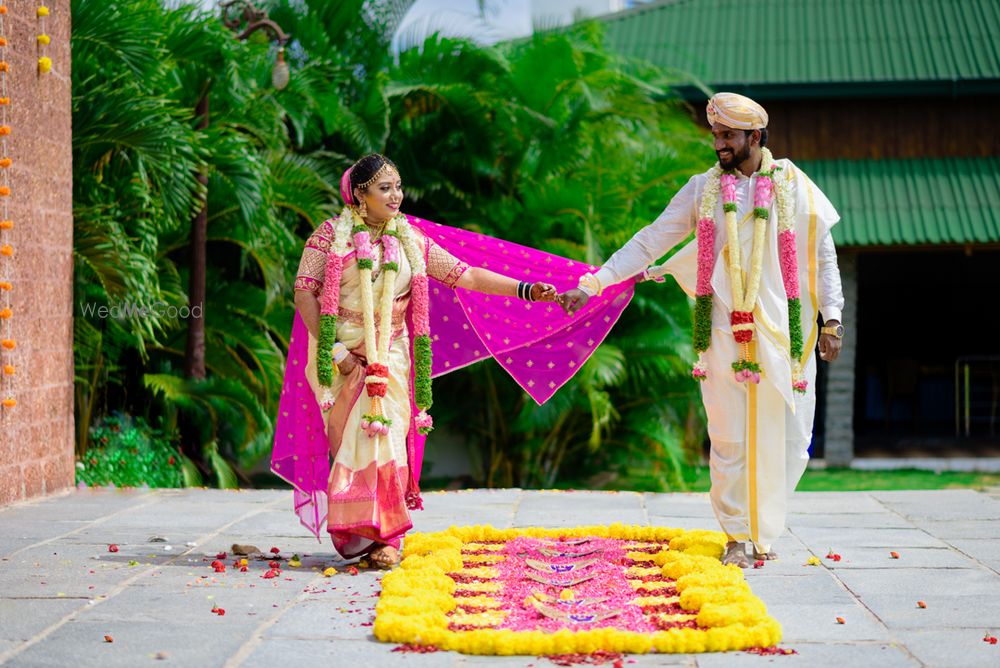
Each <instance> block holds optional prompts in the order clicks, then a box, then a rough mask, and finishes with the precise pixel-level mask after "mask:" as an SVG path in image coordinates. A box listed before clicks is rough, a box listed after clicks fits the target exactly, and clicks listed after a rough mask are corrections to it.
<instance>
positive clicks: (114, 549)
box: [108, 543, 118, 637]
mask: <svg viewBox="0 0 1000 668" xmlns="http://www.w3.org/2000/svg"><path fill="white" fill-rule="evenodd" d="M117 551H118V546H117V545H115V544H114V543H111V545H108V552H117ZM109 637H110V636H109Z"/></svg>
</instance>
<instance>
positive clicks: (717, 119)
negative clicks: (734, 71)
mask: <svg viewBox="0 0 1000 668" xmlns="http://www.w3.org/2000/svg"><path fill="white" fill-rule="evenodd" d="M707 112H708V123H709V125H712V124H714V123H721V124H723V125H725V126H727V127H730V128H735V129H737V130H759V129H761V128H766V127H767V112H766V111H764V107H762V106H760V105H759V104H757V103H756V102H754V101H753V100H751V99H750V98H748V97H745V96H743V95H737V94H736V93H716V94H715V95H713V96H712V99H711V100H709V101H708V108H707Z"/></svg>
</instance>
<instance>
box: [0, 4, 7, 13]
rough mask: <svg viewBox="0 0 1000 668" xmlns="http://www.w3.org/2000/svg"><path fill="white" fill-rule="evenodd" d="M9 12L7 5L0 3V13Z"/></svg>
mask: <svg viewBox="0 0 1000 668" xmlns="http://www.w3.org/2000/svg"><path fill="white" fill-rule="evenodd" d="M6 13H7V5H0V14H6Z"/></svg>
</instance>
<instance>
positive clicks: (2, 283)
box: [0, 281, 14, 290]
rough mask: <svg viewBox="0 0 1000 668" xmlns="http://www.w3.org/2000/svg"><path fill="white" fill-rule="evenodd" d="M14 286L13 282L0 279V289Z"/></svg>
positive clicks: (8, 288)
mask: <svg viewBox="0 0 1000 668" xmlns="http://www.w3.org/2000/svg"><path fill="white" fill-rule="evenodd" d="M13 287H14V284H13V283H11V282H10V281H0V290H10V289H11V288H13Z"/></svg>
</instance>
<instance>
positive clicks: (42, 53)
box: [35, 5, 52, 74]
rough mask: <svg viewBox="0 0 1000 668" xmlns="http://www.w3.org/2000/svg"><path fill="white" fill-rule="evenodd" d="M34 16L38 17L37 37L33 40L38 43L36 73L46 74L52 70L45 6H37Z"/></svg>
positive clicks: (50, 39)
mask: <svg viewBox="0 0 1000 668" xmlns="http://www.w3.org/2000/svg"><path fill="white" fill-rule="evenodd" d="M35 14H36V15H37V16H38V35H37V36H36V38H35V39H36V41H37V43H38V73H39V74H46V73H48V72H49V71H51V70H52V59H51V58H49V56H48V52H49V49H48V47H49V43H50V42H51V41H52V38H51V37H49V34H48V31H47V30H46V26H47V25H48V16H49V8H48V7H46V6H45V5H38V9H37V10H36V11H35Z"/></svg>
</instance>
